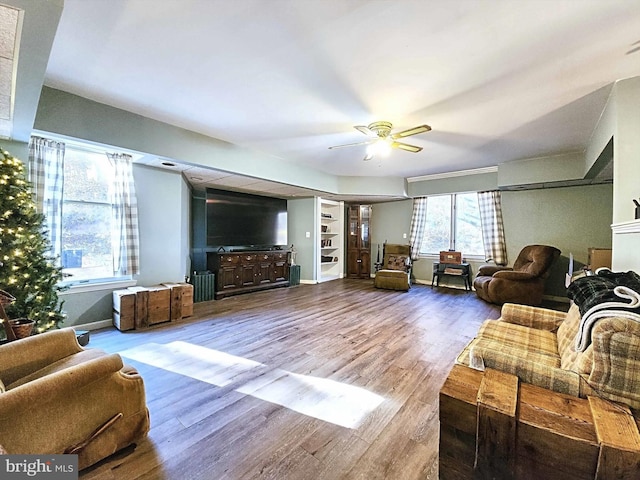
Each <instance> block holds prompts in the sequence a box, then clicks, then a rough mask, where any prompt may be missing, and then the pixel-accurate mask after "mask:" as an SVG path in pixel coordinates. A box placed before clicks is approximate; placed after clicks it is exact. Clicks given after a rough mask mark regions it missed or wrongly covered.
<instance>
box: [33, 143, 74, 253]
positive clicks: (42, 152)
mask: <svg viewBox="0 0 640 480" xmlns="http://www.w3.org/2000/svg"><path fill="white" fill-rule="evenodd" d="M64 151H65V145H64V143H62V142H55V141H53V140H49V139H47V138H42V137H31V141H30V142H29V165H28V176H29V182H30V183H31V188H32V193H33V201H34V202H35V204H36V209H37V211H38V213H42V214H43V215H44V216H45V229H46V233H47V235H48V237H49V242H50V243H51V250H50V253H51V256H52V257H57V258H59V257H60V254H61V251H62V188H63V184H64Z"/></svg>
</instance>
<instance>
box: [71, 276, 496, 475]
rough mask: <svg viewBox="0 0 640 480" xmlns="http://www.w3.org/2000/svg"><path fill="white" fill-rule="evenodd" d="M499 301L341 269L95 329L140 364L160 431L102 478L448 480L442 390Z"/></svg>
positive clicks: (110, 463)
mask: <svg viewBox="0 0 640 480" xmlns="http://www.w3.org/2000/svg"><path fill="white" fill-rule="evenodd" d="M498 316H499V308H498V307H496V306H493V305H489V304H487V303H485V302H483V301H481V300H479V299H477V298H476V296H475V294H474V293H472V292H465V291H463V290H454V289H447V288H440V289H433V290H432V289H431V288H430V287H428V286H422V285H415V286H413V288H411V290H410V291H409V292H394V291H388V290H377V289H375V288H374V287H373V283H372V282H371V281H368V280H346V279H345V280H336V281H332V282H326V283H322V284H319V285H300V286H296V287H292V288H282V289H276V290H270V291H265V292H257V293H252V294H247V295H240V296H236V297H230V298H226V299H223V300H218V301H213V302H205V303H199V304H196V305H195V308H194V316H193V317H191V318H189V319H184V320H182V321H179V322H174V323H172V324H165V325H163V326H158V327H155V328H151V329H149V330H145V331H136V332H131V333H123V332H118V331H117V330H114V329H106V330H102V331H98V332H92V334H91V341H90V344H89V347H96V348H102V349H104V350H107V351H109V352H120V353H121V354H122V356H123V357H124V358H125V362H126V363H129V364H131V365H134V366H135V367H136V368H137V369H138V370H139V371H140V373H141V374H142V376H143V378H144V381H145V387H146V393H147V404H148V407H149V411H150V415H151V431H150V433H149V436H148V437H147V438H146V439H145V440H144V441H142V442H141V443H140V444H139V445H138V446H137V448H136V449H135V450H133V451H132V452H131V451H130V452H123V453H121V454H116V455H115V456H113V457H111V458H109V459H107V460H106V461H103V462H102V463H100V464H98V465H97V466H94V467H92V468H90V469H88V470H85V471H84V472H82V473H81V475H80V478H82V479H85V480H89V479H92V480H102V479H109V480H111V479H114V480H115V479H118V480H128V479H154V480H156V479H176V480H186V479H189V480H192V479H203V480H205V479H206V480H211V479H278V480H282V479H314V480H322V479H367V480H374V479H436V478H438V465H437V458H438V430H439V422H438V392H439V389H440V387H441V386H442V384H443V382H444V380H445V378H446V376H447V374H448V372H449V370H450V369H451V367H452V365H453V362H454V359H455V357H456V356H457V354H458V353H459V352H460V351H461V350H462V348H463V347H464V345H465V344H466V343H467V342H468V341H469V340H470V339H471V338H473V336H474V335H475V333H476V332H477V330H478V327H479V325H480V323H481V322H482V321H483V320H485V319H486V318H498Z"/></svg>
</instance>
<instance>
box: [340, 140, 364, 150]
mask: <svg viewBox="0 0 640 480" xmlns="http://www.w3.org/2000/svg"><path fill="white" fill-rule="evenodd" d="M373 142H375V140H367V141H366V142H357V143H345V144H344V145H334V146H333V147H329V150H333V149H334V148H344V147H356V146H358V145H369V144H370V143H373Z"/></svg>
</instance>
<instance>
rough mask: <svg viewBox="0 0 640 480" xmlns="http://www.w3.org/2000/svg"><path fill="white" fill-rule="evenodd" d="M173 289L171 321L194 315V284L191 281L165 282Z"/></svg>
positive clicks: (166, 285)
mask: <svg viewBox="0 0 640 480" xmlns="http://www.w3.org/2000/svg"><path fill="white" fill-rule="evenodd" d="M163 285H164V286H165V287H169V288H170V289H171V321H174V320H180V319H182V318H185V317H190V316H191V315H193V285H191V284H190V283H163Z"/></svg>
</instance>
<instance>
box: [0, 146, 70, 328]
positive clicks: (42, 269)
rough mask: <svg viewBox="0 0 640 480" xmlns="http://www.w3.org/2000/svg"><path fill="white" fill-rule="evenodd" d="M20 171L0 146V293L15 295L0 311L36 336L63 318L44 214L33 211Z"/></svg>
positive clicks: (57, 274) (57, 270)
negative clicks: (27, 324) (27, 323)
mask: <svg viewBox="0 0 640 480" xmlns="http://www.w3.org/2000/svg"><path fill="white" fill-rule="evenodd" d="M24 170H25V169H24V165H23V164H22V162H21V161H20V160H18V159H17V158H14V157H12V156H11V155H10V154H9V152H7V151H5V150H4V149H2V148H0V289H2V290H5V291H6V292H8V293H10V294H11V295H12V296H14V297H15V301H14V302H13V303H11V304H10V305H7V306H6V307H5V310H6V313H7V315H8V316H9V318H11V319H17V318H28V319H30V320H33V321H34V322H35V325H34V332H35V333H41V332H44V331H45V330H49V329H51V328H56V327H58V326H59V325H60V323H61V322H62V321H63V320H64V313H63V312H62V304H61V303H60V302H59V299H58V292H59V291H60V287H58V282H59V281H60V280H61V279H62V269H61V268H60V267H58V266H56V258H53V257H51V255H50V243H49V239H48V237H47V235H46V232H45V230H44V216H43V215H42V214H40V213H38V212H37V211H36V206H35V203H34V201H33V198H32V196H31V186H30V184H29V182H27V180H26V178H25V171H24ZM0 337H2V338H4V331H3V329H1V328H0Z"/></svg>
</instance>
